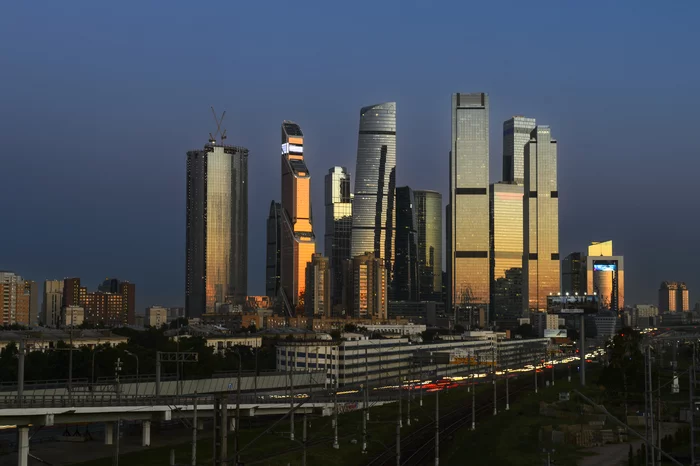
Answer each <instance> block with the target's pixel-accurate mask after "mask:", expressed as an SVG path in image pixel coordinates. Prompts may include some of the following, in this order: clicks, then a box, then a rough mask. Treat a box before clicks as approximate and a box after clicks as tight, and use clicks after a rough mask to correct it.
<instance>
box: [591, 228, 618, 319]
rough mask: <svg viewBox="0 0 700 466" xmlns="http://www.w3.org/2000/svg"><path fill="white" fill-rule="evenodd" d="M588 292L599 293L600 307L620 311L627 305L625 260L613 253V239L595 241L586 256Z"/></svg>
mask: <svg viewBox="0 0 700 466" xmlns="http://www.w3.org/2000/svg"><path fill="white" fill-rule="evenodd" d="M586 293H588V294H594V293H595V294H597V295H598V297H599V302H600V307H601V309H604V310H610V311H614V312H616V313H619V312H620V311H621V310H622V309H624V307H625V262H624V258H623V257H622V256H616V255H613V243H612V241H603V242H593V243H591V244H590V246H588V256H587V257H586Z"/></svg>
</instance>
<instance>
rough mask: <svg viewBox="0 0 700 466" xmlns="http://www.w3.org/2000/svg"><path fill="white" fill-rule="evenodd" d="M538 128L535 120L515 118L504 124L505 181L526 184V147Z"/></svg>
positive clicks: (522, 117)
mask: <svg viewBox="0 0 700 466" xmlns="http://www.w3.org/2000/svg"><path fill="white" fill-rule="evenodd" d="M535 126H537V124H536V122H535V119H534V118H527V117H524V116H514V117H513V118H511V119H510V120H506V121H504V122H503V181H504V182H506V183H514V184H518V185H523V184H525V146H526V145H527V143H528V142H530V134H531V133H532V130H533V129H535Z"/></svg>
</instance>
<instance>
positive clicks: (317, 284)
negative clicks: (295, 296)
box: [304, 253, 331, 318]
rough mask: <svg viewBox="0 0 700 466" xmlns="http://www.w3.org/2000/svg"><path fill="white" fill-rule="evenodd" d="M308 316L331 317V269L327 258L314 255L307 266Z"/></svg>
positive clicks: (305, 301)
mask: <svg viewBox="0 0 700 466" xmlns="http://www.w3.org/2000/svg"><path fill="white" fill-rule="evenodd" d="M304 305H305V307H306V316H307V317H310V318H313V317H330V316H331V267H330V261H329V259H328V258H327V257H323V256H322V255H321V254H318V253H316V254H314V255H313V256H312V257H311V262H308V263H307V264H306V292H305V294H304Z"/></svg>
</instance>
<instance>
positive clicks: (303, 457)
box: [236, 411, 306, 466]
mask: <svg viewBox="0 0 700 466" xmlns="http://www.w3.org/2000/svg"><path fill="white" fill-rule="evenodd" d="M303 420H304V426H303V427H302V429H301V443H302V445H303V446H304V455H303V456H302V458H301V465H302V466H306V411H304V417H303ZM236 466H238V465H236Z"/></svg>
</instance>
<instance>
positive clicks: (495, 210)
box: [489, 183, 523, 319]
mask: <svg viewBox="0 0 700 466" xmlns="http://www.w3.org/2000/svg"><path fill="white" fill-rule="evenodd" d="M489 210H490V235H491V236H490V251H489V257H490V260H491V267H490V270H491V313H492V314H491V318H492V319H493V318H497V319H501V318H514V317H520V316H521V315H522V297H521V299H520V302H515V301H514V300H513V299H512V292H513V291H514V290H512V287H513V286H514V283H515V281H517V280H520V282H521V286H522V275H521V272H522V266H523V187H522V186H519V185H516V184H510V183H495V184H492V185H491V187H490V192H489ZM507 274H508V277H507V276H506V275H507ZM497 283H498V287H496V284H497ZM518 295H520V296H522V291H521V290H518Z"/></svg>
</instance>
